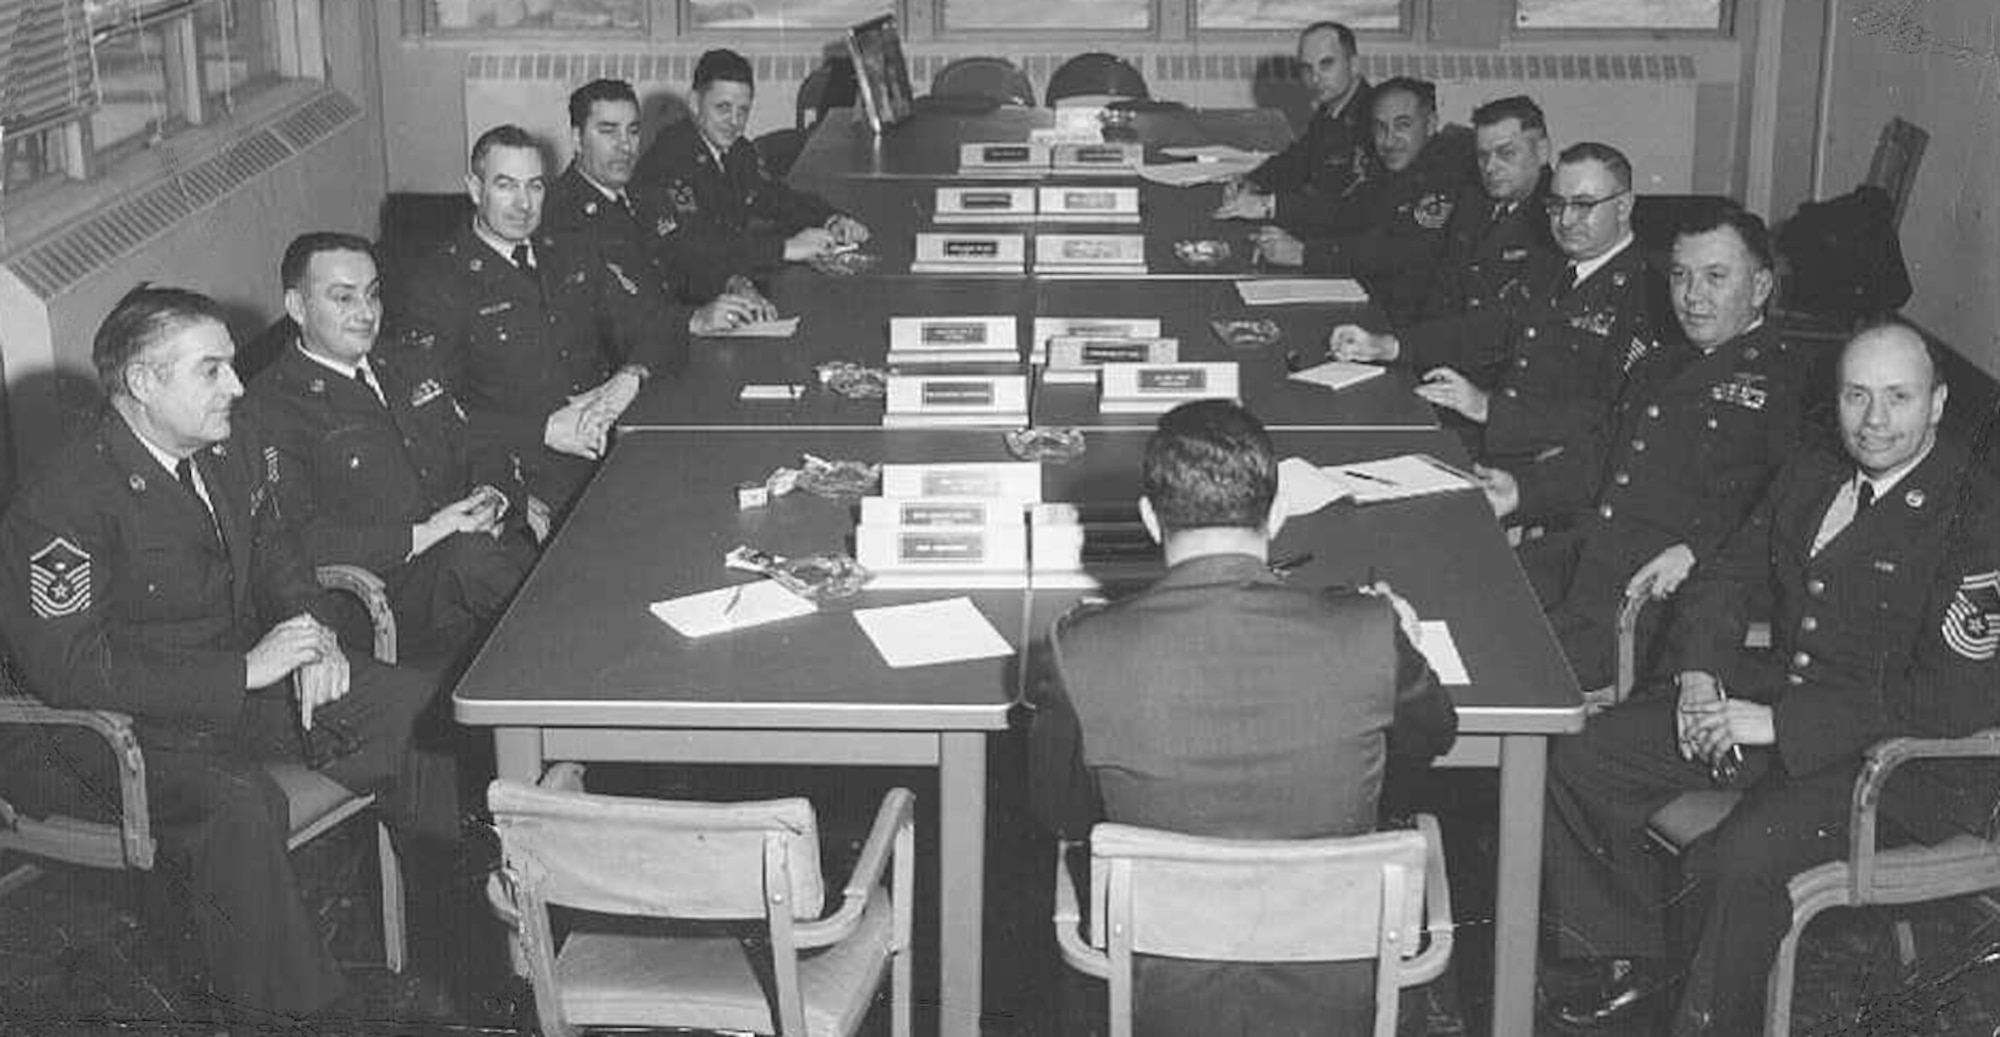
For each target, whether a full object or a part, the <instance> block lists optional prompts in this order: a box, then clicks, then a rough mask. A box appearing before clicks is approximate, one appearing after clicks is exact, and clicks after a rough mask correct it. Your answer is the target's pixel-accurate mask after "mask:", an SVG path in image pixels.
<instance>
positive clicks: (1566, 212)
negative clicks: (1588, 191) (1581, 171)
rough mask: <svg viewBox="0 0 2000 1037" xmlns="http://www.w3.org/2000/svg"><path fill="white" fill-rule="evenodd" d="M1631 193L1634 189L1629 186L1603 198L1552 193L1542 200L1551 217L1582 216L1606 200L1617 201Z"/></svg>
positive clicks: (1543, 207) (1588, 213)
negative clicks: (1565, 195) (1564, 195)
mask: <svg viewBox="0 0 2000 1037" xmlns="http://www.w3.org/2000/svg"><path fill="white" fill-rule="evenodd" d="M1631 193H1632V189H1631V188H1629V187H1628V188H1626V189H1624V190H1623V191H1619V192H1617V193H1616V194H1607V195H1605V196H1604V197H1602V198H1564V197H1561V196H1559V195H1552V196H1550V197H1548V198H1544V199H1543V200H1542V209H1543V211H1545V212H1547V213H1548V214H1549V218H1550V219H1555V218H1557V217H1560V216H1576V217H1579V218H1581V217H1584V216H1588V215H1590V213H1591V210H1593V209H1596V208H1597V207H1598V206H1600V205H1603V204H1604V203H1605V202H1610V201H1616V200H1617V199H1620V198H1623V197H1625V196H1626V195H1628V194H1631Z"/></svg>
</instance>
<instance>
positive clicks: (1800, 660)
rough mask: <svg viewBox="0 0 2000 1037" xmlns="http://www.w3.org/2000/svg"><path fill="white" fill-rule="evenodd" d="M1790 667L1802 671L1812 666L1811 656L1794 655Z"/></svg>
mask: <svg viewBox="0 0 2000 1037" xmlns="http://www.w3.org/2000/svg"><path fill="white" fill-rule="evenodd" d="M1792 665H1793V666H1795V667H1797V668H1799V669H1801V670H1803V669H1805V668H1806V667H1808V666H1811V665H1812V656H1811V655H1809V654H1807V653H1805V652H1797V653H1794V654H1793V656H1792Z"/></svg>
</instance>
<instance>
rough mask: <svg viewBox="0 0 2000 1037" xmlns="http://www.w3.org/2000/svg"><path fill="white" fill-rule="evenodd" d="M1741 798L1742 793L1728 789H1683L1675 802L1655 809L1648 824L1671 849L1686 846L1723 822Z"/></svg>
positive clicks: (1654, 833)
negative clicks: (1690, 790)
mask: <svg viewBox="0 0 2000 1037" xmlns="http://www.w3.org/2000/svg"><path fill="white" fill-rule="evenodd" d="M1742 798H1743V794H1742V793H1740V792H1731V791H1729V790H1727V789H1700V790H1697V791H1694V792H1683V793H1681V795H1680V797H1679V798H1678V799H1675V800H1674V801H1673V802H1672V803H1669V804H1667V805H1666V806H1663V807H1661V808H1660V809H1659V810H1657V811H1654V812H1653V816H1652V817H1651V818H1649V819H1647V824H1648V825H1649V826H1650V827H1651V828H1652V831H1653V835H1654V837H1655V838H1658V839H1659V840H1661V841H1662V842H1664V843H1666V844H1667V845H1668V846H1669V847H1670V848H1672V849H1675V850H1684V849H1687V845H1688V844H1689V843H1691V842H1694V841H1695V840H1696V839H1699V838H1701V837H1702V836H1704V835H1706V834H1708V832H1709V831H1710V830H1711V829H1713V828H1714V827H1715V826H1716V825H1719V824H1721V823H1722V819H1723V818H1725V817H1728V816H1729V812H1730V811H1732V810H1734V809H1736V804H1737V802H1738V801H1739V800H1741V799H1742Z"/></svg>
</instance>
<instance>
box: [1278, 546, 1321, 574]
mask: <svg viewBox="0 0 2000 1037" xmlns="http://www.w3.org/2000/svg"><path fill="white" fill-rule="evenodd" d="M1312 560H1313V553H1312V552H1311V551H1307V552H1305V553H1303V554H1295V555H1286V556H1285V557H1283V558H1274V559H1272V560H1271V564H1270V566H1269V568H1270V570H1271V571H1272V572H1274V573H1288V572H1291V571H1292V570H1294V569H1300V568H1304V567H1305V566H1307V565H1309V564H1311V562H1312Z"/></svg>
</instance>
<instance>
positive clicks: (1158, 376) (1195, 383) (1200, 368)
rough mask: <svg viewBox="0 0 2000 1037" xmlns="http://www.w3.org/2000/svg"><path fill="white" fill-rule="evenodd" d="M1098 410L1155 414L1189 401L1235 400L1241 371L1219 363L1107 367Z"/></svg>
mask: <svg viewBox="0 0 2000 1037" xmlns="http://www.w3.org/2000/svg"><path fill="white" fill-rule="evenodd" d="M1101 371H1102V374H1103V379H1104V392H1103V396H1102V398H1101V399H1100V400H1099V401H1098V409H1099V410H1101V411H1104V412H1106V413H1114V414H1116V413H1138V414H1151V413H1157V412H1161V411H1167V410H1172V409H1173V408H1174V407H1176V406H1178V405H1180V404H1182V403H1186V402H1188V401H1189V400H1234V399H1236V398H1237V388H1238V384H1237V383H1238V370H1237V365H1236V364H1235V362H1233V361H1222V362H1219V363H1175V364H1116V363H1114V364H1105V365H1104V366H1103V368H1102V369H1101Z"/></svg>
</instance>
